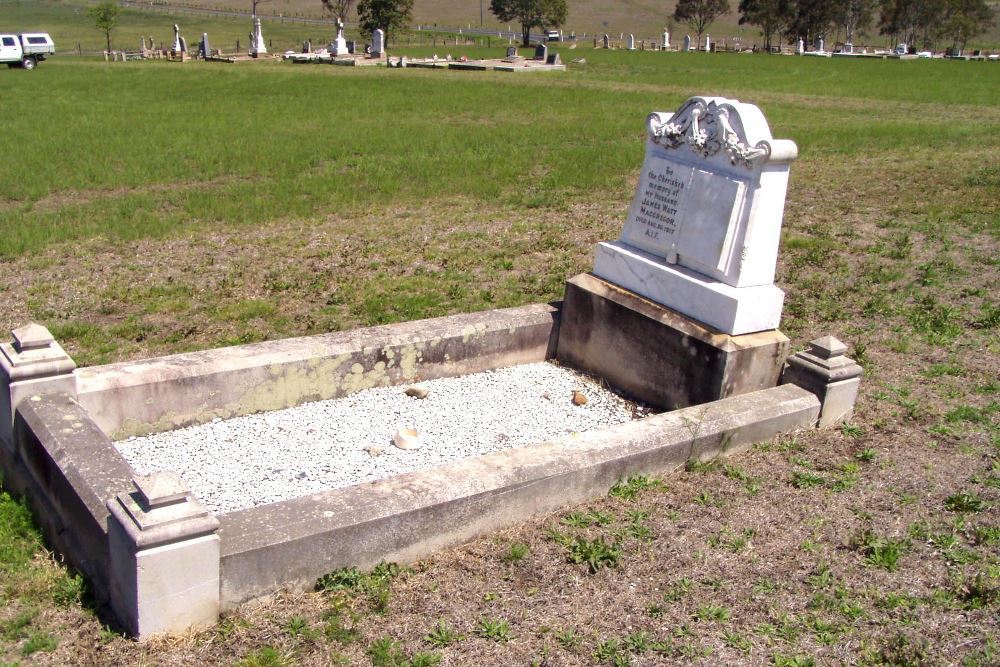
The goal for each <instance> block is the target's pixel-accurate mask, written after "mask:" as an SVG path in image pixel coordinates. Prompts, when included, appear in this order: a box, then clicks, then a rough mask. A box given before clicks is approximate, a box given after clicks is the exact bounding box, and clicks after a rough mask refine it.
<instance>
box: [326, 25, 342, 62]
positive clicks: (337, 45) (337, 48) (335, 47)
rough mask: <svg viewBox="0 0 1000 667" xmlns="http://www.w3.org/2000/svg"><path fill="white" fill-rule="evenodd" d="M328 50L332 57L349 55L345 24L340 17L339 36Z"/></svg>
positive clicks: (337, 35)
mask: <svg viewBox="0 0 1000 667" xmlns="http://www.w3.org/2000/svg"><path fill="white" fill-rule="evenodd" d="M326 48H327V51H329V52H330V55H332V56H339V55H346V54H347V40H345V39H344V22H343V21H341V20H340V17H337V34H336V36H335V37H334V38H333V41H332V42H330V44H329V46H327V47H326Z"/></svg>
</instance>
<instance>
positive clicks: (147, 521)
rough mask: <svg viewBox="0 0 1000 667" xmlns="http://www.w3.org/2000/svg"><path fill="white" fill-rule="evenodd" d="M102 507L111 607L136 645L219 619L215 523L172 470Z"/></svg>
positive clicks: (142, 482) (139, 483) (148, 478)
mask: <svg viewBox="0 0 1000 667" xmlns="http://www.w3.org/2000/svg"><path fill="white" fill-rule="evenodd" d="M133 483H134V484H135V487H136V491H134V492H132V493H123V494H119V495H118V496H117V497H115V498H112V499H111V500H109V501H108V509H109V510H110V512H111V518H110V520H109V526H108V541H109V553H110V559H111V562H110V565H111V567H110V577H109V578H110V580H111V605H112V608H113V609H114V611H115V614H116V615H117V616H118V619H119V620H120V621H121V622H122V623H123V624H124V626H125V628H126V629H127V630H128V631H129V632H130V633H132V634H133V635H134V636H136V637H139V638H140V639H142V638H146V637H149V636H151V635H155V634H162V633H172V632H182V631H184V630H187V629H189V628H198V627H205V626H209V625H212V624H214V623H215V622H216V621H218V618H219V590H220V579H219V536H218V535H217V531H218V528H219V521H218V519H216V518H215V517H214V516H213V515H212V513H211V512H209V511H208V509H207V508H206V507H205V506H204V505H202V504H201V502H199V501H198V500H197V499H196V498H194V497H193V496H192V495H191V492H190V491H189V490H188V488H187V487H186V485H185V484H184V482H183V481H182V480H181V478H180V477H179V476H178V475H177V474H176V473H173V472H155V473H153V474H151V475H148V476H146V477H137V478H135V479H134V480H133Z"/></svg>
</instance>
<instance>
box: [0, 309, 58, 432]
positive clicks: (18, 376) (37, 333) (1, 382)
mask: <svg viewBox="0 0 1000 667" xmlns="http://www.w3.org/2000/svg"><path fill="white" fill-rule="evenodd" d="M11 335H12V337H13V341H12V342H10V343H0V443H2V444H4V445H6V446H7V447H8V450H10V449H11V448H12V447H13V436H12V432H13V424H14V421H13V419H14V410H15V409H17V405H18V403H20V402H21V401H22V400H24V399H25V398H26V397H28V396H35V395H42V394H53V393H57V392H59V393H65V394H68V395H70V396H75V395H76V379H75V378H74V376H73V370H74V369H75V368H76V363H74V362H73V360H72V359H71V358H70V357H69V355H68V354H66V351H65V350H63V348H62V346H60V345H59V343H57V342H56V341H55V339H54V338H53V337H52V334H51V333H49V330H48V329H46V328H45V327H43V326H41V325H39V324H34V323H31V324H26V325H25V326H23V327H19V328H17V329H14V330H13V331H12V332H11Z"/></svg>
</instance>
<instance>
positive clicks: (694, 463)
mask: <svg viewBox="0 0 1000 667" xmlns="http://www.w3.org/2000/svg"><path fill="white" fill-rule="evenodd" d="M718 468H719V463H718V461H715V460H714V459H713V460H711V461H699V460H698V459H688V461H687V463H685V464H684V470H685V471H687V472H693V473H699V474H705V473H709V472H714V471H715V470H717V469H718Z"/></svg>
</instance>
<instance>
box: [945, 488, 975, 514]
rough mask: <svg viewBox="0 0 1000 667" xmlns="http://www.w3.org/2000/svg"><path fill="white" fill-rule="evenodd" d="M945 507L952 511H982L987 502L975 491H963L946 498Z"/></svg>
mask: <svg viewBox="0 0 1000 667" xmlns="http://www.w3.org/2000/svg"><path fill="white" fill-rule="evenodd" d="M944 507H945V509H947V510H949V511H951V512H980V511H982V510H983V508H984V507H985V503H984V502H983V499H982V498H980V497H979V496H977V495H976V494H975V493H969V492H962V493H956V494H954V495H951V496H948V497H947V498H945V500H944Z"/></svg>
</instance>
